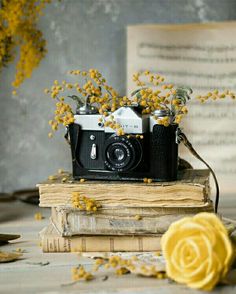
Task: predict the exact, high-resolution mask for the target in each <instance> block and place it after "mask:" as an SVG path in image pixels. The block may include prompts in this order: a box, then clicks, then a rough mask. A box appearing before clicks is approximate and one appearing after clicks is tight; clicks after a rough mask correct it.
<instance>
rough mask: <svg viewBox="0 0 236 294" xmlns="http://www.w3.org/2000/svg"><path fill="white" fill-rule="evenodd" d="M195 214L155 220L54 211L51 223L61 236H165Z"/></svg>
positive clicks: (162, 217) (161, 217)
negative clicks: (175, 222)
mask: <svg viewBox="0 0 236 294" xmlns="http://www.w3.org/2000/svg"><path fill="white" fill-rule="evenodd" d="M184 216H193V214H174V215H162V216H158V215H157V216H156V217H155V218H147V217H143V218H142V217H141V216H138V217H140V219H135V218H134V217H128V218H121V217H112V216H110V217H103V216H102V215H101V216H100V215H99V216H98V215H93V214H91V215H86V214H79V213H75V212H66V211H63V210H59V211H57V209H55V208H53V209H52V215H51V221H52V223H53V225H54V226H55V228H56V229H57V231H58V233H59V234H60V235H61V236H64V237H65V236H73V235H132V234H139V235H148V234H163V233H164V232H166V231H167V229H168V228H169V226H170V224H171V223H172V222H174V221H176V220H179V219H181V218H182V217H184Z"/></svg>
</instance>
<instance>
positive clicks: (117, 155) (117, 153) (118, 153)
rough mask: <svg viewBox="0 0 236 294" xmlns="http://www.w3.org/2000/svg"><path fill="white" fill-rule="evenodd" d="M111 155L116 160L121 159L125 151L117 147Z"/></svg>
mask: <svg viewBox="0 0 236 294" xmlns="http://www.w3.org/2000/svg"><path fill="white" fill-rule="evenodd" d="M113 157H114V159H115V160H117V161H121V160H122V159H123V158H124V157H125V152H124V151H123V150H122V149H121V148H117V149H115V150H114V152H113Z"/></svg>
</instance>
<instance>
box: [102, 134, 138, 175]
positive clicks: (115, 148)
mask: <svg viewBox="0 0 236 294" xmlns="http://www.w3.org/2000/svg"><path fill="white" fill-rule="evenodd" d="M135 141H136V140H135ZM141 154H142V152H141V146H140V143H139V142H134V140H130V139H128V138H127V137H126V136H114V135H113V136H111V137H110V138H109V139H108V140H107V142H106V144H105V160H104V163H105V165H106V166H107V168H108V169H110V170H113V171H127V170H130V169H133V168H134V167H135V166H136V163H137V162H139V161H140V156H141Z"/></svg>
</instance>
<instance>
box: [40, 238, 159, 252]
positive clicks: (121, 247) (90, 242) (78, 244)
mask: <svg viewBox="0 0 236 294" xmlns="http://www.w3.org/2000/svg"><path fill="white" fill-rule="evenodd" d="M42 249H43V252H120V251H125V252H130V251H136V252H143V251H159V250H160V249H161V246H160V236H158V237H148V236H145V237H143V236H142V237H137V236H135V237H127V236H126V237H117V236H109V237H108V236H104V237H101V236H99V237H95V236H90V237H86V236H77V237H71V238H70V237H60V236H55V235H53V236H51V235H45V236H43V238H42Z"/></svg>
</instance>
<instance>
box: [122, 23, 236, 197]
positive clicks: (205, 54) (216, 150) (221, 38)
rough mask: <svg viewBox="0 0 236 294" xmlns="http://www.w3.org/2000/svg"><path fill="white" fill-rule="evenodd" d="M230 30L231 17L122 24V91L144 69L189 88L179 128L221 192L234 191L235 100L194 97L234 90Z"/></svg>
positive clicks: (234, 46)
mask: <svg viewBox="0 0 236 294" xmlns="http://www.w3.org/2000/svg"><path fill="white" fill-rule="evenodd" d="M235 35H236V22H222V23H220V22H219V23H207V24H180V25H172V24H170V25H159V24H155V25H147V24H142V25H132V26H129V27H128V28H127V95H130V93H131V92H132V91H133V90H134V89H136V88H137V87H136V86H135V83H134V82H133V80H132V75H133V74H134V73H136V72H139V71H144V70H150V71H151V72H153V73H154V74H161V75H162V76H164V77H165V78H166V80H165V83H167V84H172V83H173V84H175V85H176V86H188V87H190V88H192V89H193V91H194V92H193V95H192V97H193V99H191V101H189V113H188V115H187V117H186V118H185V121H184V124H183V127H184V131H185V133H186V135H187V136H188V137H189V139H190V141H191V143H192V144H193V146H194V148H195V149H196V150H197V151H198V153H199V154H200V155H201V156H202V157H203V158H204V159H206V161H207V162H208V163H209V164H210V165H211V166H212V168H213V169H214V171H215V172H216V174H217V177H218V179H219V182H220V186H221V191H222V193H223V194H234V193H235V184H234V183H235V178H236V128H235V127H234V126H235V117H236V100H235V99H231V98H230V99H227V100H225V99H220V100H218V101H207V103H204V104H201V103H200V102H199V101H198V100H197V99H195V98H194V97H196V96H197V95H199V94H200V95H202V94H203V95H207V94H208V93H209V92H211V91H213V90H215V89H218V90H220V91H224V90H226V89H228V90H230V91H231V90H232V91H234V92H235V91H236V83H235V78H236V71H235V64H236V57H235V56H236V38H235ZM180 149H181V148H180ZM181 152H182V155H183V158H185V159H187V160H188V161H190V162H191V163H192V165H193V166H194V167H195V168H198V167H201V166H202V164H200V163H199V161H198V160H196V159H194V158H193V156H192V155H191V154H190V153H189V151H188V150H186V149H185V148H184V147H183V148H182V150H181Z"/></svg>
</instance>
